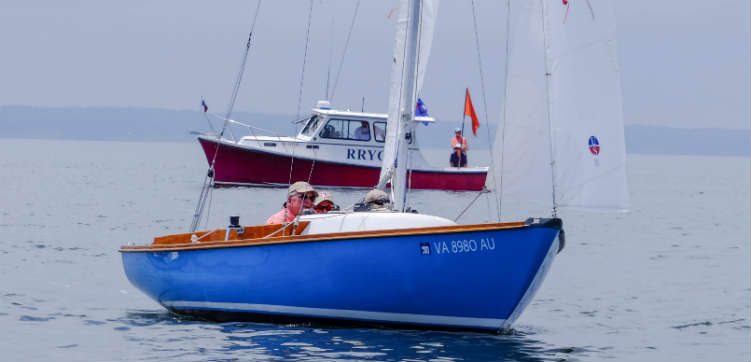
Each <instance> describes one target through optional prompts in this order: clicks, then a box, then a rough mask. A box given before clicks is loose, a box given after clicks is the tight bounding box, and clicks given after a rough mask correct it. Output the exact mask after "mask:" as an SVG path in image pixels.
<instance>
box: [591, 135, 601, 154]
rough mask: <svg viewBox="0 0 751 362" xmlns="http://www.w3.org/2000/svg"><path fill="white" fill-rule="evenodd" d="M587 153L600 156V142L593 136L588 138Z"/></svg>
mask: <svg viewBox="0 0 751 362" xmlns="http://www.w3.org/2000/svg"><path fill="white" fill-rule="evenodd" d="M589 152H591V153H592V154H593V155H595V156H597V155H599V154H600V141H599V140H598V139H597V137H595V136H592V137H589Z"/></svg>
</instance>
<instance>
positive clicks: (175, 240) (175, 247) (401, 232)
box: [120, 221, 526, 252]
mask: <svg viewBox="0 0 751 362" xmlns="http://www.w3.org/2000/svg"><path fill="white" fill-rule="evenodd" d="M307 223H308V222H307V221H306V222H301V223H300V224H299V225H298V228H297V230H298V231H297V232H300V231H302V230H304V228H305V227H307V225H308V224H307ZM263 226H266V227H276V229H279V228H280V227H281V225H263ZM263 226H252V227H247V228H246V229H245V230H246V234H244V235H243V236H244V237H245V236H248V235H253V236H252V237H251V238H245V239H238V236H237V233H236V232H235V231H234V230H233V231H231V232H230V238H229V240H224V235H225V233H226V230H224V229H219V230H215V231H212V232H211V233H212V234H211V235H209V236H210V237H212V239H211V240H208V241H203V240H205V239H207V238H208V237H209V236H207V237H205V238H204V239H203V240H202V241H200V242H195V243H191V242H190V237H191V235H193V234H191V233H188V234H176V235H168V236H163V237H157V238H155V239H154V244H151V245H124V246H122V247H121V248H120V251H121V252H144V251H151V252H153V251H181V250H199V249H215V248H232V247H245V246H257V245H269V244H286V243H300V242H316V241H336V240H351V239H363V238H379V237H390V236H414V235H431V234H450V233H457V232H474V231H491V230H503V229H519V228H524V227H526V224H525V223H524V222H506V223H491V224H472V225H450V226H433V227H424V228H410V229H386V230H369V231H351V232H338V233H326V234H312V235H299V234H298V235H286V236H272V237H267V238H263V236H266V235H268V234H270V233H271V232H273V231H274V230H276V229H273V228H272V229H270V230H271V231H270V232H268V233H266V234H263V235H262V236H257V235H259V234H258V233H261V232H262V231H263V230H264V229H260V228H261V227H263ZM290 227H291V225H288V226H287V228H290ZM254 228H259V229H257V230H253V229H254ZM249 229H251V230H249ZM257 232H258V233H257ZM297 232H296V233H297ZM205 233H206V232H196V233H194V234H196V235H198V236H199V237H200V236H201V235H204V234H205ZM279 235H281V232H280V233H279ZM216 237H221V240H218V239H217V238H216Z"/></svg>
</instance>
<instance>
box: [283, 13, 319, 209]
mask: <svg viewBox="0 0 751 362" xmlns="http://www.w3.org/2000/svg"><path fill="white" fill-rule="evenodd" d="M312 20H313V0H310V8H309V9H308V27H307V29H306V31H305V53H304V54H303V58H302V71H301V72H300V91H299V92H298V95H297V116H296V118H295V119H297V120H299V119H300V107H301V106H302V92H303V88H304V85H305V64H306V63H307V59H308V44H309V43H310V24H311V21H312ZM295 132H297V127H295ZM290 145H291V147H292V152H291V153H290V161H289V178H288V180H287V183H288V184H290V185H292V171H293V170H294V166H295V150H296V149H297V147H296V145H295V143H294V142H291V143H290ZM310 172H311V175H312V172H313V170H311V171H310ZM308 178H310V177H308ZM285 210H286V208H285ZM284 217H285V219H286V218H287V215H286V211H285V215H284Z"/></svg>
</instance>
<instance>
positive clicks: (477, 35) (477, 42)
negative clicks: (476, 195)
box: [472, 0, 501, 221]
mask: <svg viewBox="0 0 751 362" xmlns="http://www.w3.org/2000/svg"><path fill="white" fill-rule="evenodd" d="M472 23H473V24H474V31H475V47H476V49H477V68H478V69H479V70H480V88H481V89H482V105H483V112H484V113H485V123H487V124H488V126H487V127H485V133H486V134H487V136H488V150H490V152H489V154H490V164H491V165H495V157H493V144H492V139H491V138H490V126H489V121H490V118H488V98H487V95H486V92H485V75H484V73H483V71H482V53H481V52H480V32H479V31H478V30H477V29H478V25H477V23H478V22H477V9H476V6H475V0H472ZM491 167H492V166H491ZM491 177H493V179H494V180H495V174H494V173H493V174H491ZM484 192H487V190H483V191H480V193H484ZM493 195H494V196H495V201H496V202H495V205H496V211H497V215H498V218H499V221H500V217H501V209H500V207H501V205H500V200H499V199H498V192H494V193H493ZM488 211H489V210H488Z"/></svg>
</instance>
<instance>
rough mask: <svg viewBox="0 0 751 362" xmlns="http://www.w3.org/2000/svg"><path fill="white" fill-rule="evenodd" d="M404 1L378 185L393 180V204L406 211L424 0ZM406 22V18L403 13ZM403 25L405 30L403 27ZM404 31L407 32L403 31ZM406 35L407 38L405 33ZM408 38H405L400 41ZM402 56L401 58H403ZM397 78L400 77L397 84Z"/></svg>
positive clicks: (395, 207)
mask: <svg viewBox="0 0 751 362" xmlns="http://www.w3.org/2000/svg"><path fill="white" fill-rule="evenodd" d="M405 2H406V1H403V2H402V11H401V12H400V19H399V26H398V27H397V39H396V43H395V47H394V48H395V49H394V66H393V67H392V87H391V93H390V96H389V118H388V123H387V125H386V144H385V146H384V156H383V163H382V167H381V176H380V179H379V182H378V186H377V187H378V188H380V189H384V188H385V186H386V183H388V182H390V183H391V200H392V207H393V208H394V209H395V210H399V211H404V209H405V207H406V188H407V170H408V169H409V164H408V161H409V157H408V154H407V153H408V152H409V144H410V143H411V142H410V141H411V140H410V139H408V136H407V135H408V129H409V126H410V123H411V120H412V119H413V118H414V112H415V110H414V106H413V105H414V104H415V99H416V98H415V97H416V87H417V84H416V83H417V79H416V76H417V46H418V41H419V39H418V36H419V26H420V24H419V20H420V19H419V14H420V5H421V2H420V0H411V1H410V2H409V4H406V3H405ZM401 15H404V18H406V22H402V19H403V17H402V16H401ZM402 29H403V30H402ZM402 31H403V32H402ZM402 35H403V38H402V37H401V36H402ZM400 38H401V39H404V41H403V42H401V41H400ZM400 56H401V59H400ZM397 79H398V80H399V82H398V84H396V81H397Z"/></svg>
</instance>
